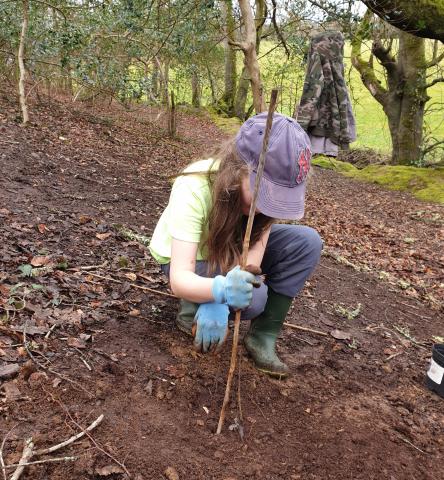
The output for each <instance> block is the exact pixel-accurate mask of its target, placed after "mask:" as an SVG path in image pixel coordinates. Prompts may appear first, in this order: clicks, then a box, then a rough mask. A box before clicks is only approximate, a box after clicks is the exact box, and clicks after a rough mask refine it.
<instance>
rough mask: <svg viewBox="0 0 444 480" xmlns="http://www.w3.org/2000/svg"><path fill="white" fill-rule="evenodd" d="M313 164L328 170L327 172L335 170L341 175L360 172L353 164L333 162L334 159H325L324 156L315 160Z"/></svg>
mask: <svg viewBox="0 0 444 480" xmlns="http://www.w3.org/2000/svg"><path fill="white" fill-rule="evenodd" d="M312 163H313V165H316V166H318V167H321V168H326V169H327V170H335V171H336V172H339V173H346V172H354V171H357V170H358V169H357V168H356V167H354V166H353V165H352V164H351V163H347V162H341V161H340V160H333V159H332V158H329V157H324V156H323V155H320V156H318V157H316V158H314V159H313V161H312Z"/></svg>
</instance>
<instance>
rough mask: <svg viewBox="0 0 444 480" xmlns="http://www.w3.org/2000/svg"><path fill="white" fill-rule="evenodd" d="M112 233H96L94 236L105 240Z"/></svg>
mask: <svg viewBox="0 0 444 480" xmlns="http://www.w3.org/2000/svg"><path fill="white" fill-rule="evenodd" d="M112 234H113V232H106V233H96V237H97V238H98V239H99V240H106V239H107V238H109V237H110V236H111V235H112Z"/></svg>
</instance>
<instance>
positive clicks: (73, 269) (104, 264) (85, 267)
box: [68, 260, 108, 272]
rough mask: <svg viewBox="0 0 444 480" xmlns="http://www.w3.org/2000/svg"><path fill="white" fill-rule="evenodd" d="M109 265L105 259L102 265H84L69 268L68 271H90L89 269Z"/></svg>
mask: <svg viewBox="0 0 444 480" xmlns="http://www.w3.org/2000/svg"><path fill="white" fill-rule="evenodd" d="M107 265H108V262H107V261H106V260H105V261H104V262H103V263H102V264H101V265H84V266H79V267H72V268H68V271H71V272H78V271H81V270H82V271H88V270H96V269H98V268H105V267H106V266H107Z"/></svg>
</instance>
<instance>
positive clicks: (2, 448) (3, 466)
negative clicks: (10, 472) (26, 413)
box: [0, 423, 18, 480]
mask: <svg viewBox="0 0 444 480" xmlns="http://www.w3.org/2000/svg"><path fill="white" fill-rule="evenodd" d="M17 425H18V423H17V424H16V425H14V426H13V427H12V428H11V429H10V430H9V432H8V433H7V434H6V435H5V436H4V437H3V440H2V446H1V447H0V463H1V468H2V472H3V478H4V480H7V478H6V470H5V462H4V460H3V450H4V448H5V443H6V440H7V439H8V436H9V435H10V433H11V432H12V431H13V430H14V428H16V427H17Z"/></svg>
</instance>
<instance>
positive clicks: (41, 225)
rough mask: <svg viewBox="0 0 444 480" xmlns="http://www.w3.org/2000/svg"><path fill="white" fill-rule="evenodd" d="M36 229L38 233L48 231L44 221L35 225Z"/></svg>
mask: <svg viewBox="0 0 444 480" xmlns="http://www.w3.org/2000/svg"><path fill="white" fill-rule="evenodd" d="M37 230H38V231H39V232H40V233H42V234H43V233H46V232H47V231H48V227H47V226H46V225H45V224H44V223H39V224H38V225H37Z"/></svg>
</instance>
